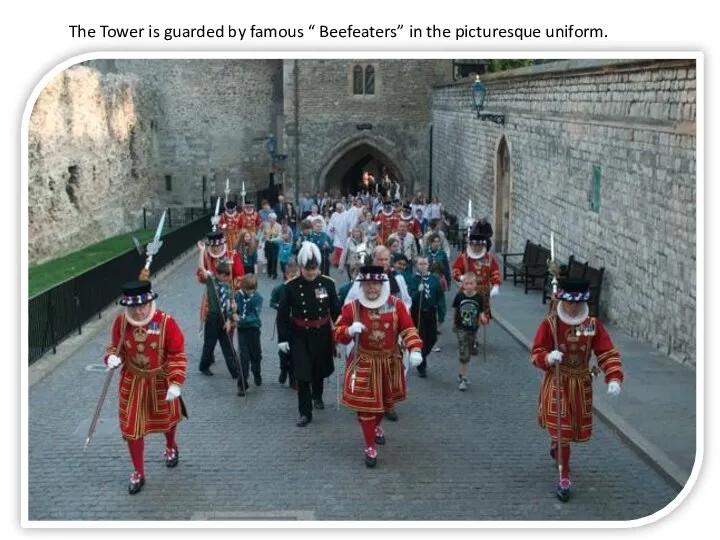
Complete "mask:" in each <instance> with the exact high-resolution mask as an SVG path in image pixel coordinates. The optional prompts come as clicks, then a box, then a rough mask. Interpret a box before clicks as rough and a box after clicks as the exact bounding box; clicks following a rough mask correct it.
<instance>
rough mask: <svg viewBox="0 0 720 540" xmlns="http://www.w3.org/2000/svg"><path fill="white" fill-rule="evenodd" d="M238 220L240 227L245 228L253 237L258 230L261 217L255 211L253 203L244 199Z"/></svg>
mask: <svg viewBox="0 0 720 540" xmlns="http://www.w3.org/2000/svg"><path fill="white" fill-rule="evenodd" d="M239 221H240V228H241V229H245V230H246V231H247V232H249V233H250V234H251V235H252V236H253V238H254V237H255V235H257V232H258V231H259V230H260V225H261V224H262V219H260V214H258V213H257V212H256V211H255V205H254V204H253V203H252V202H250V201H249V200H246V201H245V206H244V208H243V213H242V214H241V215H240V218H239Z"/></svg>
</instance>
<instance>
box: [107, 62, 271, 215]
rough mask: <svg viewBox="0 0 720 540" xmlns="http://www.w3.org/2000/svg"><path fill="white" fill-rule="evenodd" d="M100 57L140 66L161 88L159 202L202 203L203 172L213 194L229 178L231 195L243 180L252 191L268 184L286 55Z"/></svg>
mask: <svg viewBox="0 0 720 540" xmlns="http://www.w3.org/2000/svg"><path fill="white" fill-rule="evenodd" d="M102 62H104V65H103V68H104V69H106V70H108V71H112V70H114V71H117V72H120V73H133V74H136V75H138V76H140V77H141V78H142V79H143V80H144V81H146V82H147V83H148V84H151V85H152V86H153V87H154V88H155V89H156V92H157V95H158V101H159V104H160V110H161V116H160V118H159V122H158V124H157V144H158V148H157V152H158V155H159V164H158V176H157V178H156V191H157V194H158V197H159V199H160V201H161V203H163V204H170V205H173V204H177V205H186V206H201V205H202V198H203V190H202V186H203V180H202V178H203V176H205V177H206V185H207V190H206V199H207V200H209V198H210V196H211V195H212V194H214V193H218V194H222V193H223V192H224V190H225V182H226V179H229V180H230V188H231V190H232V194H231V197H233V196H238V197H239V193H240V191H241V189H242V182H245V189H246V191H247V192H248V193H251V192H255V191H257V190H260V189H264V188H265V187H267V184H268V173H269V169H270V159H269V156H268V152H267V150H266V145H265V143H266V140H267V138H268V136H269V135H270V134H274V133H275V122H276V117H277V114H278V112H279V103H280V102H281V96H280V94H279V92H280V91H281V90H282V85H281V84H280V83H281V81H282V60H136V59H132V60H114V61H107V60H105V61H102ZM108 62H111V64H110V65H109V64H108ZM166 176H170V177H171V178H170V187H171V190H168V189H167V186H166Z"/></svg>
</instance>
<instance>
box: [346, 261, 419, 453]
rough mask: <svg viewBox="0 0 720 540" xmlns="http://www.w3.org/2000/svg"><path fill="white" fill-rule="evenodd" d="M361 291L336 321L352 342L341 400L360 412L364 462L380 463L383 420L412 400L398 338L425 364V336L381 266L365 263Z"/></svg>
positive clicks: (415, 363)
mask: <svg viewBox="0 0 720 540" xmlns="http://www.w3.org/2000/svg"><path fill="white" fill-rule="evenodd" d="M357 281H359V282H360V287H361V290H360V295H359V297H358V298H357V299H355V300H353V301H351V302H349V303H347V304H345V306H343V308H342V311H341V313H340V316H339V317H338V319H337V321H336V322H335V331H334V335H335V341H336V342H338V343H342V344H344V345H349V344H350V343H352V342H353V340H355V343H354V346H353V348H352V351H351V352H350V353H349V354H348V358H347V364H346V367H345V376H344V382H343V393H342V399H341V403H342V404H343V405H345V406H346V407H348V408H349V409H352V410H354V411H355V412H356V413H357V416H358V421H359V422H360V426H361V428H362V433H363V437H364V439H365V464H366V465H367V466H368V467H374V466H375V465H376V464H377V448H376V446H375V445H376V444H385V433H384V432H383V429H382V427H380V422H381V421H382V419H383V417H384V415H385V413H386V412H388V411H392V410H393V408H394V406H395V404H396V403H398V402H400V401H404V400H405V399H407V387H406V386H405V373H404V371H405V367H404V366H403V361H402V356H403V355H402V351H401V350H400V347H399V346H398V338H399V339H400V340H402V342H403V344H404V345H405V347H406V348H407V349H408V350H409V351H410V364H411V365H412V366H413V367H417V366H419V365H420V364H421V363H422V345H423V343H422V339H421V338H420V336H419V334H418V331H417V329H416V328H415V325H414V324H413V320H412V317H411V316H410V313H409V312H408V309H407V308H406V307H405V304H404V303H403V301H402V300H401V299H399V298H396V297H395V296H391V295H390V283H389V281H388V277H387V275H386V274H385V270H384V269H383V268H382V267H381V266H365V267H362V268H361V269H360V272H359V274H358V277H357Z"/></svg>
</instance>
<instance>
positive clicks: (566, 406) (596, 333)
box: [530, 315, 624, 442]
mask: <svg viewBox="0 0 720 540" xmlns="http://www.w3.org/2000/svg"><path fill="white" fill-rule="evenodd" d="M556 324H557V339H558V346H557V349H558V350H559V351H560V352H562V353H563V359H562V362H561V363H560V402H561V406H560V412H561V417H560V420H561V423H562V439H563V441H574V442H585V441H587V440H589V439H590V436H591V435H592V414H593V413H592V391H593V389H592V376H591V374H590V357H591V356H592V353H595V357H596V358H597V363H598V367H599V368H600V369H601V370H602V371H603V373H604V374H605V382H606V383H610V382H611V381H617V382H619V383H622V382H623V380H624V374H623V366H622V362H621V360H620V353H618V351H617V350H616V349H615V345H613V342H612V339H610V335H609V334H608V333H607V330H605V327H604V326H603V324H602V323H601V322H600V321H599V320H598V319H596V318H595V317H588V318H586V319H585V320H584V321H583V322H582V323H580V325H578V326H570V325H567V324H565V323H564V322H562V321H561V320H560V319H559V318H556V316H555V315H552V316H549V317H546V318H545V319H544V320H543V322H542V323H541V324H540V327H539V328H538V330H537V333H536V334H535V340H534V341H533V347H532V352H531V356H530V360H531V362H532V364H533V365H534V366H535V367H537V368H539V369H541V370H543V371H544V375H543V379H542V383H541V384H540V396H539V397H538V408H537V418H538V423H539V424H540V427H542V428H546V429H547V431H548V433H549V434H550V436H551V437H552V438H556V437H557V394H556V392H557V389H556V386H555V369H556V367H555V366H549V365H548V364H547V361H546V357H547V354H548V353H549V352H551V351H553V350H554V349H555V341H554V338H553V327H554V326H555V325H556ZM578 334H580V335H578Z"/></svg>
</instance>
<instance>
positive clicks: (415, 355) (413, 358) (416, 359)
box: [409, 351, 423, 367]
mask: <svg viewBox="0 0 720 540" xmlns="http://www.w3.org/2000/svg"><path fill="white" fill-rule="evenodd" d="M409 359H410V365H411V366H412V367H418V366H419V365H420V364H422V361H423V357H422V353H421V352H420V351H413V352H411V353H410V357H409Z"/></svg>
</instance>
